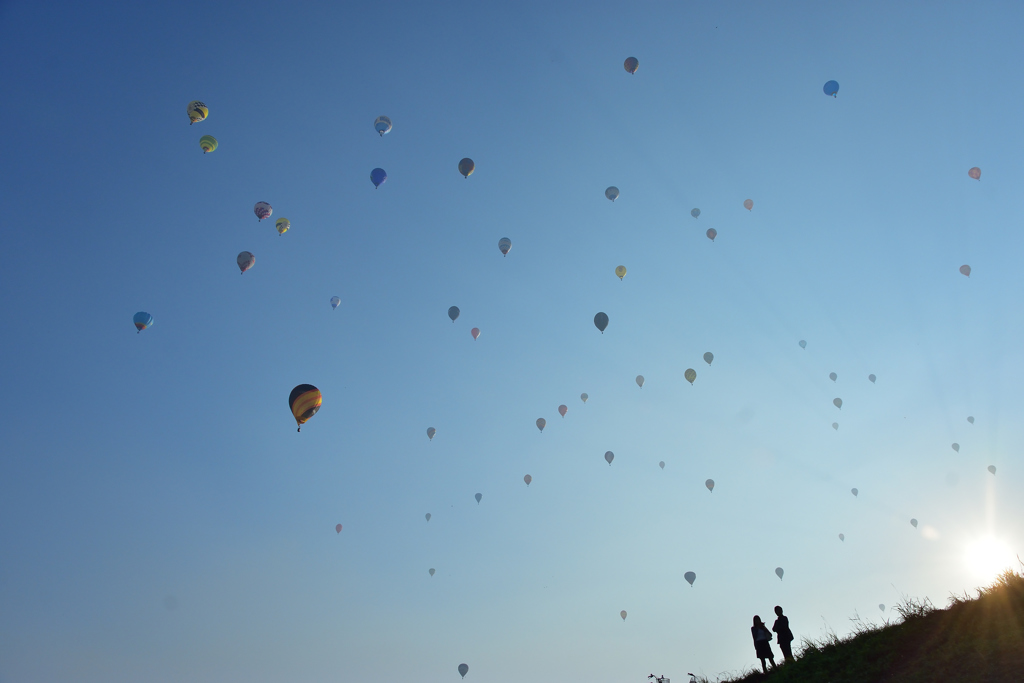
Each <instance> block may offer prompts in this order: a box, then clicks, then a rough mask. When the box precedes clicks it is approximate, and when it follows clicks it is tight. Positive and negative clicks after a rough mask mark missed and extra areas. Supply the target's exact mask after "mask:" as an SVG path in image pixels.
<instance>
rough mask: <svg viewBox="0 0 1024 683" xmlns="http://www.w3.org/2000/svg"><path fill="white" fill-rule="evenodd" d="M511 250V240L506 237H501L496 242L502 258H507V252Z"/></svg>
mask: <svg viewBox="0 0 1024 683" xmlns="http://www.w3.org/2000/svg"><path fill="white" fill-rule="evenodd" d="M511 248H512V240H510V239H509V238H507V237H502V238H501V239H500V240H498V250H499V251H500V252H501V255H502V256H508V252H509V250H510V249H511Z"/></svg>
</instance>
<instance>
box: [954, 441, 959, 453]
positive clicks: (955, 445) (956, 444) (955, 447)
mask: <svg viewBox="0 0 1024 683" xmlns="http://www.w3.org/2000/svg"><path fill="white" fill-rule="evenodd" d="M953 450H954V451H956V452H957V453H959V452H960V444H958V443H954V444H953Z"/></svg>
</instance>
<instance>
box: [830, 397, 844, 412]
mask: <svg viewBox="0 0 1024 683" xmlns="http://www.w3.org/2000/svg"><path fill="white" fill-rule="evenodd" d="M832 405H834V406H835V407H836V408H839V410H842V409H843V399H841V398H834V399H832Z"/></svg>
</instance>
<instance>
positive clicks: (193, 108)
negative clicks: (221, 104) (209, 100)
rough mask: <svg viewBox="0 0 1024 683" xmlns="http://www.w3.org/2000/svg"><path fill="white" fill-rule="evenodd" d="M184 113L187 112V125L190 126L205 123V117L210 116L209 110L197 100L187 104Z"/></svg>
mask: <svg viewBox="0 0 1024 683" xmlns="http://www.w3.org/2000/svg"><path fill="white" fill-rule="evenodd" d="M186 111H187V112H188V125H190V126H191V125H192V124H193V123H198V122H200V121H205V120H206V117H207V116H209V115H210V109H209V108H208V107H207V106H206V105H205V104H203V103H202V102H200V101H199V100H192V101H191V102H189V103H188V108H187V109H186Z"/></svg>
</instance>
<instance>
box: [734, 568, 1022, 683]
mask: <svg viewBox="0 0 1024 683" xmlns="http://www.w3.org/2000/svg"><path fill="white" fill-rule="evenodd" d="M896 610H897V611H898V612H899V613H900V615H901V616H902V620H901V621H900V622H899V623H897V624H890V625H886V626H881V627H877V626H876V627H867V628H861V629H859V630H858V632H857V633H855V634H853V635H851V636H849V637H848V638H845V639H839V638H836V637H832V638H828V639H826V640H824V641H820V642H807V641H805V642H804V643H803V651H802V652H801V653H800V654H799V655H798V659H797V661H796V662H794V663H791V664H787V665H785V666H780V667H779V669H778V670H776V671H774V672H772V671H771V670H769V673H768V674H767V675H764V674H761V673H750V674H748V675H746V676H744V677H742V678H738V679H735V680H734V682H733V683H753V682H754V681H771V683H812V682H813V683H846V682H847V681H848V682H849V683H897V682H898V683H935V682H937V681H942V682H943V683H947V682H952V681H963V682H965V683H966V682H968V681H969V682H971V683H1022V682H1024V576H1022V575H1020V574H1017V573H1014V572H1007V573H1005V574H1004V575H1003V576H1002V577H1000V579H999V580H998V581H997V582H996V583H995V584H993V585H992V586H990V587H989V588H985V589H981V590H979V591H978V597H977V598H973V599H970V598H967V597H966V596H965V597H953V598H952V599H951V600H950V606H949V607H948V608H946V609H936V608H934V607H932V605H931V604H930V603H929V602H927V601H925V602H920V601H915V600H906V601H904V602H903V604H901V605H899V606H898V607H897V608H896ZM776 654H777V655H778V653H777V652H776ZM777 661H778V660H777Z"/></svg>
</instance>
